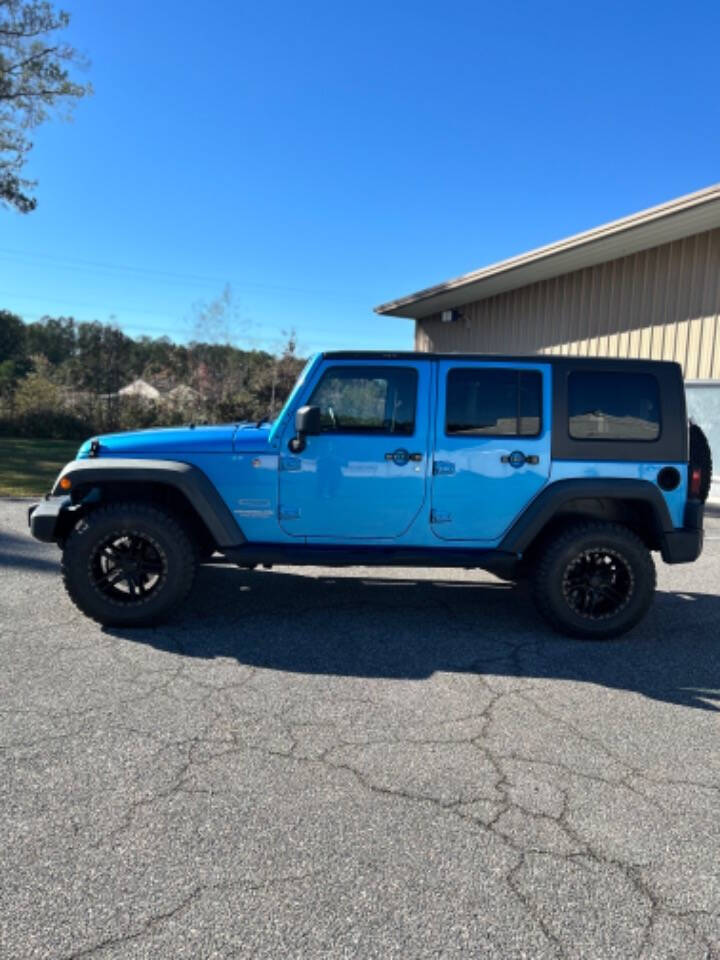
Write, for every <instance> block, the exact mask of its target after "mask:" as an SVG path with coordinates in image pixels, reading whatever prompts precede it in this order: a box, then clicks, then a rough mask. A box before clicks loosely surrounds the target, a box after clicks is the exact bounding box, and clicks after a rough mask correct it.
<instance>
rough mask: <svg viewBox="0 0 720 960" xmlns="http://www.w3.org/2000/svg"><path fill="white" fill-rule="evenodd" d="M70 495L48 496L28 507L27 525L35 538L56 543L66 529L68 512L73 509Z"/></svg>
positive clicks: (74, 508)
mask: <svg viewBox="0 0 720 960" xmlns="http://www.w3.org/2000/svg"><path fill="white" fill-rule="evenodd" d="M76 509H77V507H74V506H73V504H72V501H71V499H70V497H68V496H62V497H48V498H47V499H46V500H41V501H40V503H34V504H33V505H32V506H31V507H29V508H28V526H29V527H30V533H31V534H32V535H33V537H35V539H36V540H42V541H43V543H56V542H57V541H58V540H59V539H60V538H61V537H62V536H63V534H64V532H65V530H66V529H67V521H68V519H69V517H70V512H71V511H75V510H76Z"/></svg>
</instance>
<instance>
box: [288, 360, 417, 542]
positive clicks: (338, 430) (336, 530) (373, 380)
mask: <svg viewBox="0 0 720 960" xmlns="http://www.w3.org/2000/svg"><path fill="white" fill-rule="evenodd" d="M430 377H431V364H430V363H427V362H412V361H399V360H398V361H392V362H391V361H381V360H373V361H372V362H371V363H370V362H366V361H351V360H343V361H342V362H338V361H333V360H331V359H328V361H327V365H326V366H325V367H324V368H323V369H322V370H321V371H320V373H319V380H318V382H317V385H316V387H315V389H314V390H313V392H312V394H311V395H310V396H309V397H307V398H304V399H303V401H302V402H303V403H305V404H310V405H313V406H318V407H320V414H321V423H322V433H321V434H320V435H319V436H314V437H307V446H306V447H305V449H304V450H303V451H302V452H301V453H292V452H291V451H290V450H289V449H288V440H289V439H290V437H292V435H293V432H294V431H293V429H292V425H290V426H289V427H288V429H286V430H285V433H284V436H283V440H282V445H283V449H282V454H281V458H280V472H279V478H280V497H279V519H280V525H281V527H282V528H283V530H285V531H286V533H289V534H291V535H293V536H297V537H318V538H328V539H331V540H333V541H335V542H337V543H345V542H347V541H351V540H358V539H393V538H397V537H399V536H401V535H402V534H404V533H405V532H406V531H407V530H408V529H409V528H410V526H411V525H412V523H413V521H414V520H415V518H416V517H417V515H418V514H419V512H420V510H421V508H422V505H423V503H424V501H425V496H426V484H427V473H428V430H429V403H430Z"/></svg>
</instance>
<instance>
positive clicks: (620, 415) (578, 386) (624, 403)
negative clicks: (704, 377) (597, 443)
mask: <svg viewBox="0 0 720 960" xmlns="http://www.w3.org/2000/svg"><path fill="white" fill-rule="evenodd" d="M568 416H569V421H570V423H569V429H570V436H571V437H572V438H573V439H575V440H635V441H637V440H641V441H642V440H645V441H649V440H657V439H658V437H659V436H660V391H659V390H658V382H657V380H656V378H655V377H654V376H653V375H652V374H650V373H618V372H614V371H609V372H607V373H604V372H602V371H599V372H592V373H591V372H587V373H586V372H584V371H575V372H573V373H571V374H570V376H569V378H568Z"/></svg>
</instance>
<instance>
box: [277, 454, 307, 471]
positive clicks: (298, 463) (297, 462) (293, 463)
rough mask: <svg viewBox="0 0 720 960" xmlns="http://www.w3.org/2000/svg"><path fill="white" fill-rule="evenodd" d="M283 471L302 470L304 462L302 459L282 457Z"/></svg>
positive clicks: (281, 466) (281, 465)
mask: <svg viewBox="0 0 720 960" xmlns="http://www.w3.org/2000/svg"><path fill="white" fill-rule="evenodd" d="M280 469H281V470H301V469H302V460H301V459H300V457H280Z"/></svg>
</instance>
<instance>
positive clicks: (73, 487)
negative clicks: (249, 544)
mask: <svg viewBox="0 0 720 960" xmlns="http://www.w3.org/2000/svg"><path fill="white" fill-rule="evenodd" d="M64 478H67V481H66V482H68V483H69V484H70V488H69V492H70V496H71V499H72V502H73V504H76V505H81V511H80V512H82V511H87V510H89V509H92V508H93V505H94V504H98V503H109V502H117V501H121V500H141V501H143V502H149V503H156V504H160V505H163V506H164V507H166V508H167V509H170V510H172V511H173V512H174V513H175V514H177V515H178V516H179V517H180V519H181V520H182V521H183V522H184V524H185V526H186V527H187V528H188V529H189V531H190V532H191V533H192V534H193V536H194V537H195V539H196V541H197V542H198V544H199V545H200V546H201V547H205V548H206V549H208V550H210V552H212V549H214V548H215V547H218V548H222V547H228V546H239V545H241V544H243V543H244V542H245V537H244V535H243V533H242V530H241V529H240V527H239V526H238V524H237V522H236V521H235V518H234V517H233V515H232V513H231V512H230V510H229V508H228V506H227V504H226V503H225V501H224V500H223V499H222V497H221V496H220V494H219V493H218V491H217V489H216V488H215V486H214V485H213V484H212V483H211V481H210V480H209V479H208V477H207V475H206V474H205V473H203V471H202V470H200V469H199V468H198V467H196V466H194V465H193V464H189V463H183V462H181V461H167V460H159V461H154V460H129V459H128V460H126V459H122V460H120V459H113V460H110V459H108V460H75V461H72V462H71V463H69V464H67V466H66V467H65V468H64V469H63V470H62V472H61V473H60V475H59V476H58V478H57V481H56V483H55V487H54V489H53V495H55V496H57V495H60V494H63V493H66V492H67V490H66V489H64V488H63V486H62V485H61V481H63V479H64ZM66 515H67V517H68V519H65V518H64V517H63V518H60V519H59V521H58V529H57V535H58V539H61V538H62V536H63V535H64V534H65V533H66V532H69V531H64V530H63V527H64V526H66V525H67V523H68V520H69V521H70V523H71V525H74V523H75V521H76V519H77V518H76V517H75V518H73V517H72V515H71V514H70V511H67V512H66Z"/></svg>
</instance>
